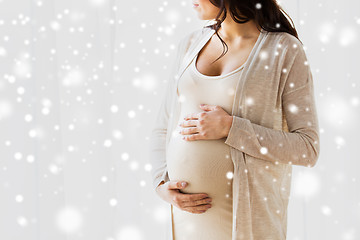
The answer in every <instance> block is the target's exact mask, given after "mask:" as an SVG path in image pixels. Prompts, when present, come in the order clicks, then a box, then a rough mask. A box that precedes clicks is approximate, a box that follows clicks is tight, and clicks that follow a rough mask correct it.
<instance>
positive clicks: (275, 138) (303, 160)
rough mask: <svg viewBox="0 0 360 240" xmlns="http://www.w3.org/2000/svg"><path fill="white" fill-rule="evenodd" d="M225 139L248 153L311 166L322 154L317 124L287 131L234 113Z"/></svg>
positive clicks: (272, 159) (268, 158) (232, 145)
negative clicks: (254, 121) (266, 125)
mask: <svg viewBox="0 0 360 240" xmlns="http://www.w3.org/2000/svg"><path fill="white" fill-rule="evenodd" d="M232 118H233V121H232V124H231V128H230V130H229V133H228V136H227V138H226V141H225V143H226V144H228V145H229V146H231V147H234V148H236V149H237V150H239V151H242V152H244V153H246V154H248V155H251V156H253V157H256V158H260V159H262V160H267V161H271V162H273V163H275V164H277V163H283V164H293V165H302V166H307V167H312V166H314V165H315V163H316V161H317V159H318V155H319V141H318V134H317V126H314V128H307V129H302V130H301V131H300V130H299V131H297V132H285V131H282V130H275V129H271V128H267V127H264V126H261V125H258V124H254V123H251V122H250V120H248V119H245V118H241V117H237V116H232Z"/></svg>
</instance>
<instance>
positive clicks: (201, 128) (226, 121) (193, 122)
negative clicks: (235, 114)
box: [179, 104, 233, 141]
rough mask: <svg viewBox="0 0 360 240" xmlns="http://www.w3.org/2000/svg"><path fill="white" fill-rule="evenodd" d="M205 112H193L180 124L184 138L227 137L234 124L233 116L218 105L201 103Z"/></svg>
mask: <svg viewBox="0 0 360 240" xmlns="http://www.w3.org/2000/svg"><path fill="white" fill-rule="evenodd" d="M200 108H201V109H203V110H204V111H205V112H200V113H192V114H188V115H187V116H185V117H184V121H183V122H181V123H180V124H179V126H181V127H182V129H181V130H180V132H179V133H180V134H182V135H184V138H183V139H184V140H187V141H192V140H200V139H220V138H224V137H227V136H228V134H229V130H230V127H231V124H232V119H233V118H232V116H231V115H229V114H228V113H227V112H226V111H225V110H224V109H222V108H221V107H219V106H216V105H207V104H203V106H202V105H200Z"/></svg>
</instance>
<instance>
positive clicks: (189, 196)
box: [182, 193, 210, 202]
mask: <svg viewBox="0 0 360 240" xmlns="http://www.w3.org/2000/svg"><path fill="white" fill-rule="evenodd" d="M182 194H183V195H184V196H183V198H184V201H186V202H194V201H197V200H202V199H206V198H209V197H210V196H209V195H208V194H207V193H182Z"/></svg>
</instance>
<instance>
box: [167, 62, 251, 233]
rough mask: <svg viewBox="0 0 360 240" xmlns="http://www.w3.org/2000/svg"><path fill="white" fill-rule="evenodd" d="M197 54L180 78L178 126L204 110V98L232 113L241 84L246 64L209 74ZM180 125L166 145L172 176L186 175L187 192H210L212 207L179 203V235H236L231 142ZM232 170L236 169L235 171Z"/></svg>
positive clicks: (176, 221)
mask: <svg viewBox="0 0 360 240" xmlns="http://www.w3.org/2000/svg"><path fill="white" fill-rule="evenodd" d="M196 59H197V56H196V57H195V58H194V59H193V60H192V62H191V64H190V65H189V66H188V68H187V69H186V70H185V72H184V73H183V75H182V76H181V78H180V79H179V85H178V91H179V95H180V96H179V100H180V104H181V112H180V118H179V119H178V121H177V125H178V124H179V123H180V122H183V121H184V119H183V118H184V117H185V115H187V114H189V113H199V112H202V111H203V110H202V109H201V108H200V107H199V105H200V104H201V103H204V104H209V105H219V106H220V107H222V108H223V109H224V110H225V111H226V112H227V113H229V114H230V115H231V110H232V105H233V100H234V94H235V88H236V85H237V82H238V80H239V78H240V74H241V70H242V69H243V67H244V65H242V66H241V67H239V68H237V69H235V70H234V71H232V72H230V73H227V74H225V75H222V76H207V75H203V74H202V73H200V72H199V71H198V70H197V69H196V66H195V63H196ZM180 129H181V127H180V126H177V128H176V131H175V134H174V135H173V136H171V138H170V142H169V145H168V148H167V149H166V154H167V155H166V160H167V168H168V174H169V178H170V180H184V181H187V182H188V186H187V187H186V188H185V189H184V190H182V191H181V192H183V193H207V194H208V195H209V196H210V197H211V198H212V203H211V204H212V207H211V208H209V209H208V210H207V211H206V212H204V213H200V214H193V213H190V212H186V211H182V210H180V209H179V208H177V207H175V206H174V207H173V229H174V240H181V239H184V240H188V239H197V240H205V239H206V240H218V239H231V233H232V209H233V208H232V178H231V177H230V178H228V176H231V173H232V172H233V170H234V168H233V163H232V160H231V157H230V146H228V145H226V144H225V143H224V142H225V139H226V138H222V139H215V140H214V139H213V140H194V141H186V140H182V137H183V136H184V135H182V134H179V133H178V130H180ZM229 173H230V174H229Z"/></svg>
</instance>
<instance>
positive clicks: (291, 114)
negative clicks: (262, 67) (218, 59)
mask: <svg viewBox="0 0 360 240" xmlns="http://www.w3.org/2000/svg"><path fill="white" fill-rule="evenodd" d="M293 51H295V50H293V49H291V51H289V52H288V56H287V57H288V58H292V59H293V61H292V64H291V67H290V68H289V71H288V74H286V75H285V85H284V88H283V92H282V111H283V114H284V115H285V120H286V123H287V126H288V132H287V131H283V130H277V129H272V128H268V127H264V126H261V125H258V124H255V123H252V122H251V121H250V120H248V119H245V118H241V117H238V116H233V121H232V125H231V128H230V131H229V134H228V136H227V138H226V141H225V143H226V144H228V145H229V146H231V147H233V148H235V149H237V150H239V151H242V152H244V153H245V154H248V155H251V156H253V157H255V158H259V159H262V160H266V161H270V162H273V163H275V164H278V163H283V164H293V165H301V166H306V167H313V166H314V165H315V164H316V162H317V160H318V157H319V153H320V142H319V127H318V117H317V111H316V106H315V98H314V89H313V77H312V74H311V71H310V67H309V65H308V62H307V58H306V55H305V51H304V49H303V48H302V47H298V49H297V51H296V52H293Z"/></svg>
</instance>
